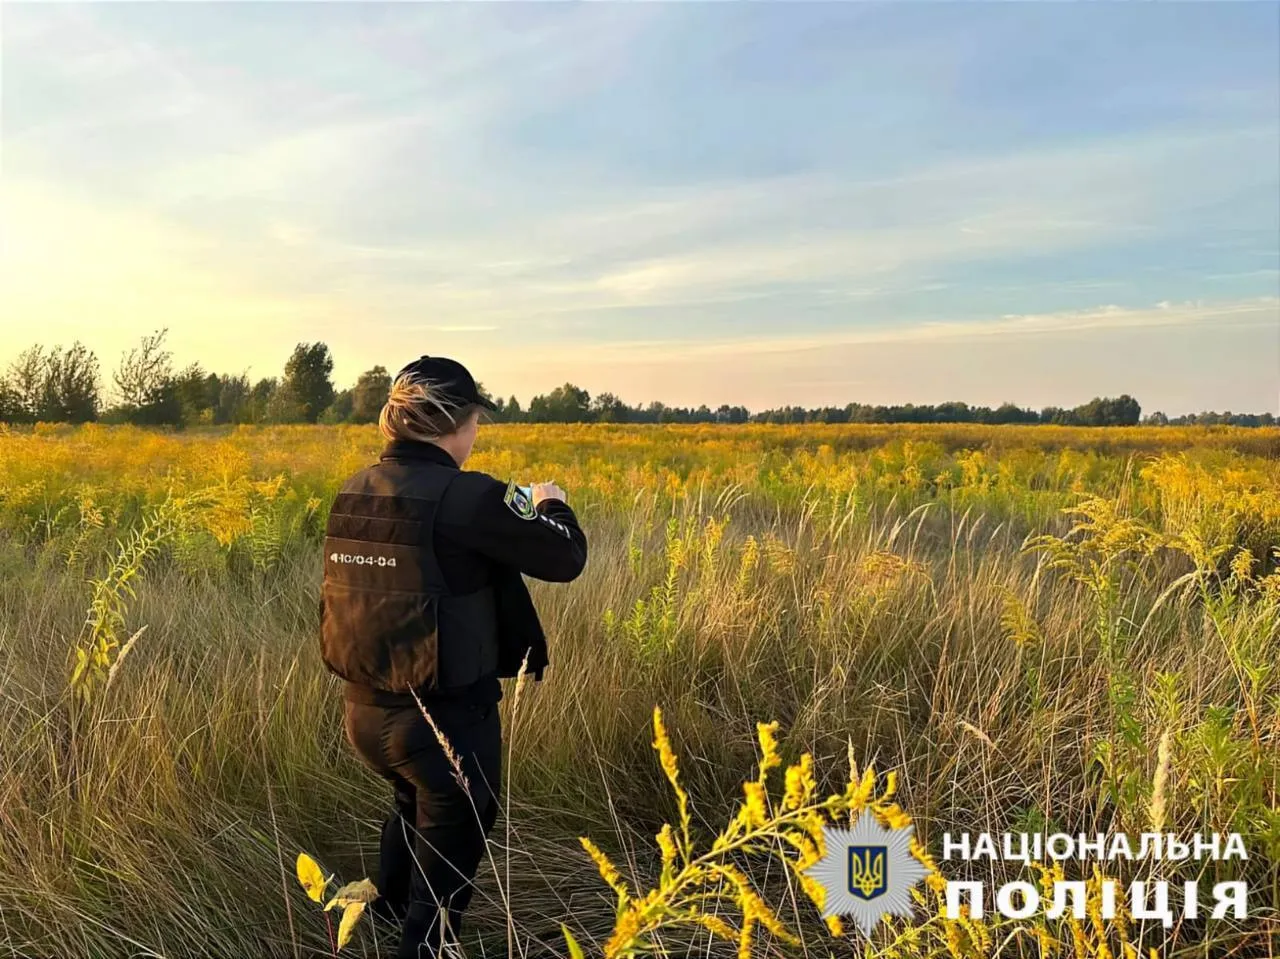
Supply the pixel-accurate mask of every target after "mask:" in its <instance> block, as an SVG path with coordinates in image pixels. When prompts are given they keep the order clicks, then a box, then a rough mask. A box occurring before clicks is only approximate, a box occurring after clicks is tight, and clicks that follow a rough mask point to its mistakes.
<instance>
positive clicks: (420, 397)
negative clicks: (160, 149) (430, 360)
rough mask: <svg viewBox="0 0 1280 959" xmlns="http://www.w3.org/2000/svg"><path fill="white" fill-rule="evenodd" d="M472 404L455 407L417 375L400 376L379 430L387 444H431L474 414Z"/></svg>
mask: <svg viewBox="0 0 1280 959" xmlns="http://www.w3.org/2000/svg"><path fill="white" fill-rule="evenodd" d="M478 409H480V407H479V406H476V405H475V404H474V403H463V404H462V405H461V406H457V405H454V403H452V402H451V397H449V395H448V394H447V393H445V392H444V391H443V390H441V389H440V388H439V386H437V385H436V384H435V383H432V382H431V381H430V380H428V379H427V378H426V377H425V376H423V375H422V374H420V373H415V372H408V373H401V374H400V375H399V376H397V377H396V379H395V382H394V383H392V384H391V393H390V394H389V395H388V396H387V402H386V403H384V404H383V406H382V412H381V414H379V416H378V429H379V430H380V431H381V432H382V435H383V436H385V437H386V438H387V439H388V440H393V441H394V440H417V441H418V442H420V443H430V442H432V441H433V440H437V439H439V438H440V437H442V436H448V435H449V434H450V433H455V432H457V431H458V429H460V428H461V427H462V425H463V424H464V423H466V421H467V418H468V417H469V416H470V415H471V414H472V412H474V411H475V410H478Z"/></svg>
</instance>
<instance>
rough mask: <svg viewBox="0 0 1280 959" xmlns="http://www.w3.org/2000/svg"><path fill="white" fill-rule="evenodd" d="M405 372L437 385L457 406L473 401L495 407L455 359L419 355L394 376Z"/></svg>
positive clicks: (486, 406)
mask: <svg viewBox="0 0 1280 959" xmlns="http://www.w3.org/2000/svg"><path fill="white" fill-rule="evenodd" d="M406 373H416V374H417V375H419V376H421V377H423V378H424V379H427V380H429V381H430V382H431V384H432V385H433V386H437V387H439V388H440V391H441V392H442V393H445V394H447V398H448V399H449V400H451V401H453V403H454V404H455V405H457V406H465V405H467V404H468V403H475V404H477V405H479V406H483V407H484V408H485V409H487V410H496V409H497V407H496V406H494V405H493V404H492V403H490V402H489V401H488V400H487V399H485V398H484V397H483V396H481V395H480V391H479V390H478V389H477V388H476V381H475V377H473V376H472V375H471V374H470V373H469V372H468V371H467V368H466V367H465V366H463V365H462V364H461V363H459V362H458V361H457V360H451V359H448V358H447V357H444V356H420V357H418V358H417V359H416V360H414V361H413V362H412V363H409V364H408V365H407V366H405V368H404V369H402V370H401V371H400V372H399V373H397V374H396V378H397V379H398V378H399V377H401V376H404V375H405V374H406Z"/></svg>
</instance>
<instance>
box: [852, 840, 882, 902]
mask: <svg viewBox="0 0 1280 959" xmlns="http://www.w3.org/2000/svg"><path fill="white" fill-rule="evenodd" d="M886 853H887V847H885V846H850V847H849V892H851V893H853V894H854V895H855V896H857V897H858V898H859V899H875V898H876V897H877V896H880V895H883V894H884V892H885V890H887V889H888V888H889V876H888V874H887V873H888V870H887V869H886V865H887V864H886V861H885V860H886V858H887V856H886Z"/></svg>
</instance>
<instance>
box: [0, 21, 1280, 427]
mask: <svg viewBox="0 0 1280 959" xmlns="http://www.w3.org/2000/svg"><path fill="white" fill-rule="evenodd" d="M0 18H2V20H0V44H2V48H0V52H2V54H3V59H2V73H0V83H2V88H0V284H2V286H0V334H2V335H0V367H3V366H5V365H7V364H8V362H9V361H10V360H11V359H12V358H13V357H14V356H16V355H17V353H18V352H19V351H20V350H22V349H24V348H25V347H27V346H29V345H31V344H32V343H35V342H40V343H43V344H45V345H46V346H51V345H54V344H62V345H69V344H70V343H71V342H72V341H73V340H76V339H79V340H82V341H83V342H85V343H86V344H87V345H88V346H90V347H91V348H92V349H94V350H95V351H96V352H97V354H98V356H99V357H100V359H101V361H102V365H103V367H104V371H105V372H108V373H109V371H110V370H111V369H112V368H114V366H115V365H116V363H117V362H118V360H119V357H120V354H121V352H122V351H124V350H125V349H127V348H129V347H130V346H132V345H135V344H136V343H137V342H138V341H139V339H140V338H141V337H142V336H143V335H145V334H148V333H150V332H152V331H154V330H156V329H159V328H162V327H164V328H167V329H168V331H169V333H168V337H167V343H168V345H169V347H170V349H171V350H172V352H173V354H174V362H175V364H176V365H178V366H182V365H185V364H186V363H189V362H192V361H198V362H200V363H201V364H202V365H203V366H204V367H205V368H206V369H210V370H214V371H219V372H242V371H247V372H248V373H249V374H250V375H251V376H253V377H255V378H256V377H260V376H268V375H277V374H278V373H279V372H280V370H281V369H282V367H283V364H284V361H285V359H286V358H287V357H288V355H289V353H290V352H291V350H292V348H293V346H294V345H295V344H296V343H299V342H312V341H315V340H323V341H324V342H326V343H327V344H329V346H330V348H331V350H332V352H333V355H334V359H335V368H334V378H335V380H336V381H337V382H338V384H339V385H349V384H350V383H352V382H354V380H355V378H356V376H357V375H358V374H359V373H360V372H361V371H362V370H364V369H367V368H369V367H372V366H374V365H375V364H381V365H383V366H385V367H387V368H388V369H390V370H392V371H394V370H396V369H398V368H399V367H400V366H401V365H403V364H404V363H405V362H407V361H408V360H410V359H413V358H414V357H416V356H418V355H421V354H423V353H431V354H437V355H446V356H452V357H455V358H457V359H459V360H461V361H462V362H464V363H465V364H466V365H467V366H468V367H469V368H470V369H471V370H472V372H473V373H474V374H475V376H476V378H477V379H479V380H480V381H481V382H482V383H483V384H484V385H485V386H486V388H488V389H489V390H491V391H492V392H494V393H496V394H499V395H502V396H508V395H512V394H514V395H516V396H518V397H519V398H520V399H521V401H522V402H527V400H528V398H529V396H531V395H532V394H534V393H537V392H545V391H547V390H550V389H552V388H554V387H555V386H558V385H560V384H562V383H564V382H566V381H569V382H573V383H575V384H577V385H579V386H581V387H583V388H585V389H587V390H588V391H589V392H591V393H592V394H593V395H594V394H595V393H598V392H601V391H605V390H608V391H611V392H614V393H616V394H618V395H619V396H621V397H622V398H623V399H624V400H626V401H628V402H631V403H647V402H648V401H650V400H655V399H656V400H662V401H664V402H667V403H670V404H676V405H697V404H700V403H707V404H708V405H710V406H712V407H715V406H718V405H719V404H721V403H730V404H742V405H745V406H747V407H748V408H750V409H753V410H755V409H761V408H765V407H770V406H777V405H782V404H792V403H794V404H800V405H805V406H818V405H828V404H830V405H843V404H845V403H847V402H866V403H906V402H916V403H934V402H941V401H945V400H953V399H954V400H963V401H966V402H969V403H974V404H990V405H996V404H999V403H1001V402H1005V401H1009V402H1014V403H1017V404H1019V405H1023V406H1030V407H1033V408H1039V407H1041V406H1046V405H1062V406H1072V405H1076V404H1078V403H1082V402H1085V401H1087V400H1088V399H1090V398H1091V397H1093V396H1095V395H1113V396H1114V395H1118V394H1120V393H1130V394H1132V395H1134V396H1136V397H1137V398H1138V399H1139V401H1140V402H1141V403H1142V406H1143V409H1144V411H1146V412H1151V411H1154V410H1157V409H1158V410H1163V411H1165V412H1167V413H1169V414H1171V415H1172V414H1178V413H1183V412H1189V411H1199V410H1204V409H1217V410H1225V409H1230V410H1234V411H1237V412H1238V411H1252V412H1262V411H1266V410H1270V411H1276V410H1277V409H1278V407H1280V5H1277V4H1274V3H1239V4H1236V3H1210V4H1189V3H1188V4H1182V3H1143V4H1132V3H1128V4H1105V3H1090V4H1049V3H1016V4H976V3H965V4H926V3H898V4H891V5H880V4H872V3H823V4H809V3H803V2H794V3H771V4H721V3H705V4H683V3H663V4H651V3H634V4H624V3H587V4H543V3H540V4H534V3H512V4H505V3H504V4H497V3H494V4H473V5H465V4H408V3H395V4H376V3H326V4H303V3H253V4H249V3H212V4H203V3H181V4H177V3H165V4H160V3H152V4H117V3H96V4H85V5H77V4H57V5H54V4H20V3H8V2H7V3H4V4H3V6H0Z"/></svg>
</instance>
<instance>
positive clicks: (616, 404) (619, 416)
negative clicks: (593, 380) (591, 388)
mask: <svg viewBox="0 0 1280 959" xmlns="http://www.w3.org/2000/svg"><path fill="white" fill-rule="evenodd" d="M590 409H591V418H592V419H594V420H596V421H597V422H600V423H625V422H626V421H627V420H628V419H630V417H629V416H628V415H627V414H628V413H629V412H630V408H629V407H628V406H627V404H626V403H624V402H622V400H620V399H618V397H617V396H615V395H614V394H612V393H600V394H598V395H597V396H596V397H595V398H594V399H593V400H592V401H591V406H590Z"/></svg>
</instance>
